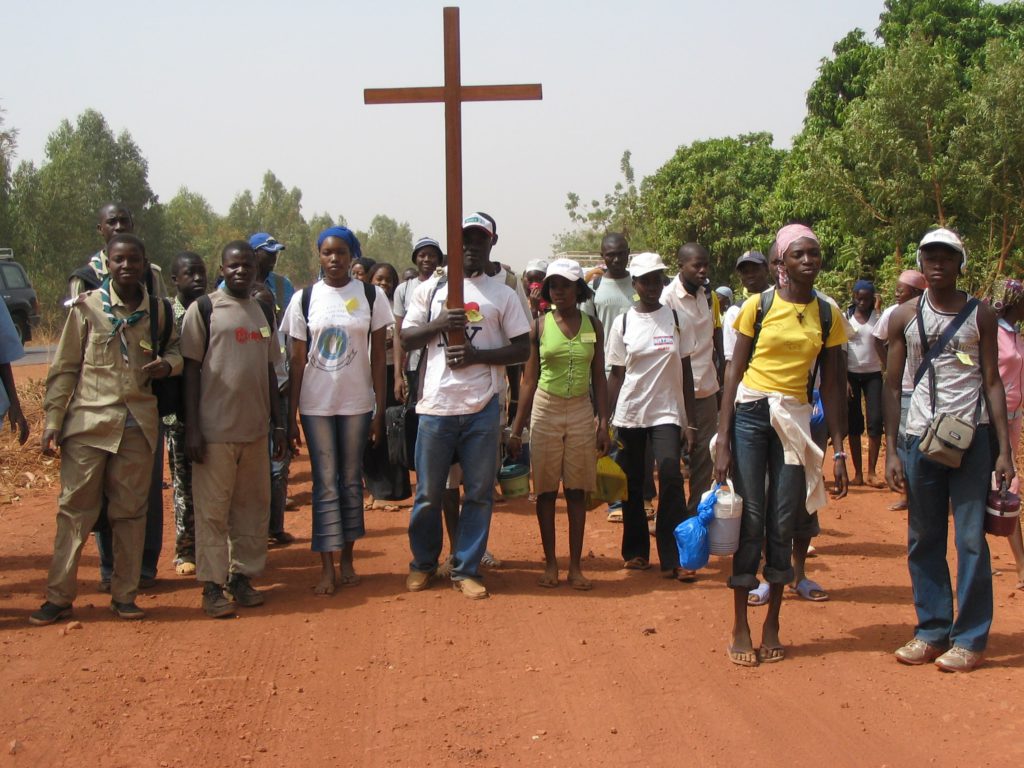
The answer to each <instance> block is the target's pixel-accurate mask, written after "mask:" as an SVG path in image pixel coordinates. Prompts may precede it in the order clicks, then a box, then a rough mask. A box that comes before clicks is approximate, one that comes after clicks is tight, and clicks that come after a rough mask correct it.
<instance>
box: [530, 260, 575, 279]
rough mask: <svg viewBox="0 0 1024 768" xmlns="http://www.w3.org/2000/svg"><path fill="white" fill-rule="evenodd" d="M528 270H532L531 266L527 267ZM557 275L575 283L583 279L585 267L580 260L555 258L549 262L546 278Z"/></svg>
mask: <svg viewBox="0 0 1024 768" xmlns="http://www.w3.org/2000/svg"><path fill="white" fill-rule="evenodd" d="M526 271H527V272H529V271H530V268H529V266H528V267H527V268H526ZM555 275H558V276H559V277H564V278H565V279H566V280H568V281H569V282H570V283H575V282H578V281H580V280H582V279H583V268H582V267H581V266H580V264H579V262H578V261H573V260H572V259H555V260H554V261H552V262H551V263H550V264H548V266H547V273H546V274H545V275H544V280H547V279H548V278H549V277H554V276H555Z"/></svg>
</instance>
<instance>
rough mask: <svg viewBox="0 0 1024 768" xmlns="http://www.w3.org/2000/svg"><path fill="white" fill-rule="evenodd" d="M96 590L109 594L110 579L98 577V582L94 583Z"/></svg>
mask: <svg viewBox="0 0 1024 768" xmlns="http://www.w3.org/2000/svg"><path fill="white" fill-rule="evenodd" d="M96 591H97V592H103V593H105V594H108V595H109V594H110V579H100V581H99V584H97V585H96Z"/></svg>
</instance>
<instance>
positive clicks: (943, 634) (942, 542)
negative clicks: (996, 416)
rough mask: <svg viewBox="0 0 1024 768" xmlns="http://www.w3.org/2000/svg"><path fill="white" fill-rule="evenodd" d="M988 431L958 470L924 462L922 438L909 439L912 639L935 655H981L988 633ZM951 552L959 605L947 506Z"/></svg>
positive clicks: (983, 428) (981, 429) (977, 437)
mask: <svg viewBox="0 0 1024 768" xmlns="http://www.w3.org/2000/svg"><path fill="white" fill-rule="evenodd" d="M989 429H990V427H989V426H988V425H987V424H980V425H978V428H977V431H976V432H975V433H974V441H973V442H972V443H971V446H970V448H968V449H967V451H966V452H965V453H964V456H963V459H962V461H961V463H960V466H959V467H958V468H957V469H952V468H951V467H946V466H943V465H941V464H937V463H935V462H934V461H930V460H929V459H927V458H925V457H924V455H923V454H922V453H921V451H920V450H919V446H920V444H921V438H920V437H917V436H915V435H907V436H906V439H905V443H904V450H903V452H902V454H901V458H902V459H903V472H904V476H905V478H906V486H907V505H908V508H909V514H908V526H907V527H908V534H907V565H908V567H909V569H910V581H911V584H912V585H913V588H914V608H915V609H916V611H917V628H916V630H915V633H914V634H915V637H917V638H919V639H921V640H924V641H925V642H926V643H928V644H929V645H934V646H937V647H939V648H942V647H945V646H947V645H949V644H955V645H959V646H961V647H963V648H967V649H968V650H971V651H979V652H980V651H983V650H985V646H986V645H987V643H988V633H989V629H990V628H991V626H992V567H991V564H990V562H989V550H988V542H987V541H986V540H985V506H986V497H987V495H988V489H989V480H990V477H991V472H992V463H993V460H994V459H993V456H992V450H991V447H990V443H989V434H988V432H989ZM950 504H952V506H953V531H954V533H953V540H954V543H955V546H956V555H957V574H956V604H957V609H958V610H957V611H956V614H955V617H954V612H953V587H952V584H951V582H950V575H949V565H948V563H947V561H946V542H947V538H948V531H949V507H950Z"/></svg>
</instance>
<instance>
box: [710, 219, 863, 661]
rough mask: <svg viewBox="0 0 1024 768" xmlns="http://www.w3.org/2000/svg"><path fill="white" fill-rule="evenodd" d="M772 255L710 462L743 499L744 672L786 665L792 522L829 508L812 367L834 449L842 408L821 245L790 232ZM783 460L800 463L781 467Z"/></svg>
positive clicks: (842, 479)
mask: <svg viewBox="0 0 1024 768" xmlns="http://www.w3.org/2000/svg"><path fill="white" fill-rule="evenodd" d="M776 246H777V249H778V252H779V253H780V254H782V257H783V263H782V267H781V269H780V274H779V285H778V287H776V288H774V289H769V290H770V291H772V294H771V295H770V298H771V301H770V303H769V305H768V309H767V312H765V313H764V316H763V317H761V307H762V303H763V302H762V301H761V295H760V294H758V295H755V296H751V297H750V299H748V300H747V301H746V302H745V303H744V305H743V307H742V309H741V310H740V314H739V317H737V319H736V324H735V328H736V331H737V334H736V346H735V348H734V350H733V357H732V363H731V364H730V366H729V370H728V372H727V373H726V377H725V389H724V394H723V396H722V409H721V413H720V414H719V420H718V441H717V448H716V457H715V477H716V479H717V480H718V481H719V482H720V483H724V482H725V479H726V477H729V476H730V475H731V477H732V479H733V482H734V484H735V486H736V491H737V493H739V495H740V496H742V497H743V520H742V525H741V528H740V542H739V549H738V550H737V551H736V554H735V555H734V557H733V567H732V576H731V577H730V578H729V586H730V587H731V588H732V589H733V605H734V612H735V619H734V624H733V630H732V640H731V643H730V645H729V658H730V660H731V661H732V662H733V663H735V664H740V665H742V666H755V665H756V664H758V663H759V662H761V663H767V662H775V661H781V660H782V659H783V658H785V648H784V647H783V645H782V643H781V641H780V639H779V612H780V610H781V607H782V592H783V588H784V586H785V585H786V584H787V583H788V582H790V581H791V580H792V579H793V567H792V563H791V561H790V558H791V552H792V546H793V520H794V516H795V515H796V514H797V513H798V511H799V510H800V508H801V507H803V505H804V504H805V502H806V505H807V510H808V511H809V512H810V511H814V510H816V509H818V508H820V507H821V506H824V503H825V500H826V494H825V492H824V487H823V483H822V478H821V459H822V452H821V449H820V448H818V447H817V446H816V445H814V442H813V440H812V439H811V431H810V418H811V405H810V404H809V402H808V401H809V394H810V384H811V382H812V380H813V376H814V369H816V368H817V367H818V366H817V364H816V362H815V361H816V360H818V361H820V363H821V367H820V370H821V382H822V383H821V388H820V391H821V396H822V401H823V405H824V411H825V418H826V421H827V424H828V431H829V435H830V436H831V438H832V444H833V445H834V446H842V444H843V434H842V413H843V409H844V408H845V407H846V403H845V399H844V395H845V387H843V388H842V389H840V383H841V382H840V376H839V375H838V374H839V372H840V371H841V370H842V368H841V364H842V362H841V359H840V355H841V354H842V347H841V345H842V343H843V342H844V341H845V340H846V339H845V332H844V331H843V324H842V322H841V321H840V318H839V317H838V312H834V308H833V307H832V306H831V305H829V304H828V303H827V302H825V301H824V299H819V298H818V296H817V294H816V293H815V291H814V279H815V277H816V276H817V274H818V272H819V271H820V269H821V247H820V246H819V244H818V238H817V236H816V235H815V234H814V232H812V231H811V229H810V228H808V227H805V226H803V225H802V224H790V225H788V226H785V227H783V228H782V229H781V230H779V233H778V235H777V237H776ZM767 298H769V297H766V299H767ZM759 320H760V323H759V322H758V321H759ZM823 321H824V323H825V325H826V327H827V328H828V326H829V325H830V328H828V331H827V334H826V331H825V330H823V327H822V324H823ZM758 325H760V328H758ZM787 457H789V458H790V459H791V460H794V458H793V457H795V460H799V462H800V463H798V464H787V463H786V459H787ZM834 459H835V464H834V473H835V496H836V497H837V498H840V497H842V496H845V495H846V488H847V484H848V481H847V475H846V463H845V459H846V454H845V453H843V452H842V451H837V452H836V453H835V455H834ZM766 475H767V477H768V488H767V489H766V488H765V476H766ZM762 543H763V544H764V549H765V555H764V557H765V565H764V579H765V581H767V582H768V584H769V593H768V615H767V616H766V618H765V622H764V628H763V630H762V634H761V646H760V647H759V648H758V649H757V650H756V651H755V650H754V646H753V642H752V641H751V637H750V626H749V624H748V623H747V593H748V592H749V591H750V590H751V589H753V588H754V587H756V586H757V584H758V580H757V567H758V565H759V563H760V560H761V547H762Z"/></svg>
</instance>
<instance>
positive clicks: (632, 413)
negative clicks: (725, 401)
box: [605, 306, 695, 428]
mask: <svg viewBox="0 0 1024 768" xmlns="http://www.w3.org/2000/svg"><path fill="white" fill-rule="evenodd" d="M623 317H625V320H626V333H625V336H623V333H622V322H623ZM679 319H680V322H681V324H680V325H679V326H677V325H676V321H675V315H674V314H673V312H672V310H671V309H670V308H668V307H666V306H661V307H659V308H658V309H657V310H655V311H654V312H637V311H636V308H635V307H634V308H632V309H630V310H629V311H628V312H626V313H625V315H623V316H620V317H618V318H616V319H615V320H613V321H612V324H611V326H610V327H609V328H608V330H607V333H608V343H607V344H606V345H605V346H606V349H607V352H606V354H607V355H608V364H609V365H612V366H615V365H622V366H625V368H626V375H625V378H624V379H623V382H622V389H620V390H619V399H618V402H617V403H616V405H615V415H614V416H612V424H613V425H614V426H616V427H626V428H638V427H656V426H658V425H659V424H678V425H679V426H681V427H685V426H686V407H685V405H684V400H683V366H682V364H681V363H680V360H682V359H683V358H687V357H689V356H690V353H691V352H692V351H693V348H694V345H695V340H694V337H693V329H692V328H691V327H690V325H689V324H688V323H683V322H682V318H681V317H680V318H679Z"/></svg>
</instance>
